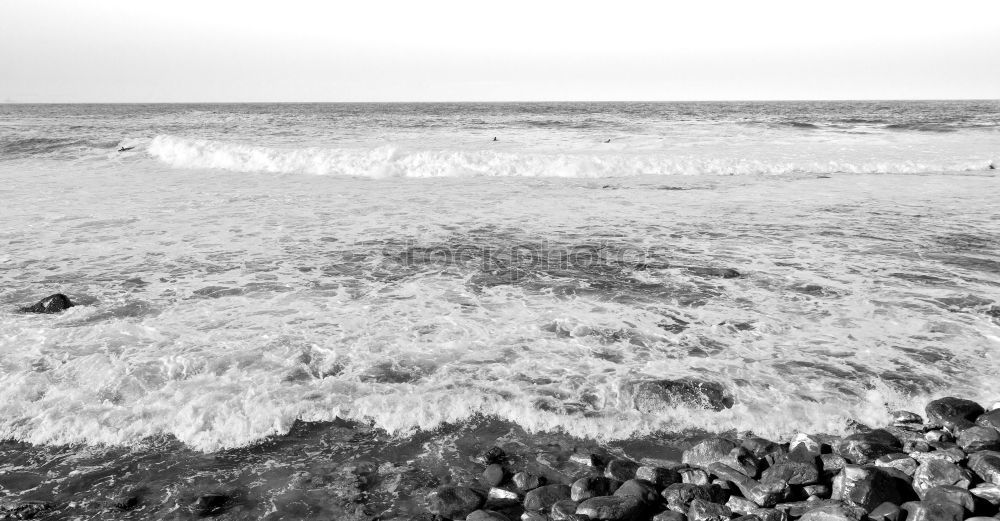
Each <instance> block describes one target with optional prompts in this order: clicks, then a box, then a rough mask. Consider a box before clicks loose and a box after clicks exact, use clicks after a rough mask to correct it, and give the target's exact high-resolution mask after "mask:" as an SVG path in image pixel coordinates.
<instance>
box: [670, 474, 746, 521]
mask: <svg viewBox="0 0 1000 521" xmlns="http://www.w3.org/2000/svg"><path fill="white" fill-rule="evenodd" d="M734 472H735V471H734ZM662 495H663V499H665V500H666V501H667V506H668V507H669V508H670V510H673V511H675V512H681V513H683V514H685V515H686V514H687V512H688V510H689V509H690V508H691V502H692V501H694V500H695V499H704V500H705V501H711V500H712V493H711V491H710V490H709V487H707V486H704V485H692V484H690V483H674V484H673V485H670V486H668V487H667V488H665V489H663V492H662Z"/></svg>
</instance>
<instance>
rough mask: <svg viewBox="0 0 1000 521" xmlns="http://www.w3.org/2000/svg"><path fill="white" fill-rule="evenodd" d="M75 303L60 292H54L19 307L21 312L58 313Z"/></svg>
mask: <svg viewBox="0 0 1000 521" xmlns="http://www.w3.org/2000/svg"><path fill="white" fill-rule="evenodd" d="M75 305H76V304H73V302H72V301H70V299H69V297H67V296H66V295H63V294H62V293H56V294H54V295H49V296H47V297H45V298H43V299H42V300H39V301H38V302H36V303H34V304H32V305H30V306H25V307H23V308H21V309H20V311H21V312H22V313H59V312H60V311H63V310H66V309H69V308H71V307H73V306H75Z"/></svg>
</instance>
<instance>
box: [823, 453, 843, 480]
mask: <svg viewBox="0 0 1000 521" xmlns="http://www.w3.org/2000/svg"><path fill="white" fill-rule="evenodd" d="M819 462H820V466H821V467H823V475H824V476H826V477H827V478H833V477H834V476H836V475H837V474H840V471H842V470H844V467H845V466H846V465H847V460H845V459H844V457H843V456H841V455H839V454H822V455H820V457H819Z"/></svg>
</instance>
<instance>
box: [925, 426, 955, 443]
mask: <svg viewBox="0 0 1000 521" xmlns="http://www.w3.org/2000/svg"><path fill="white" fill-rule="evenodd" d="M954 439H955V437H954V436H952V435H951V433H950V432H948V431H946V430H942V429H931V430H929V431H927V432H925V433H924V440H925V441H928V442H931V443H933V442H942V441H954Z"/></svg>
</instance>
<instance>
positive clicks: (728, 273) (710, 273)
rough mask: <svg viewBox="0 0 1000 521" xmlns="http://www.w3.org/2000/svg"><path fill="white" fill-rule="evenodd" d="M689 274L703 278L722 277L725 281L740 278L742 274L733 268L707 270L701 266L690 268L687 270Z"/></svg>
mask: <svg viewBox="0 0 1000 521" xmlns="http://www.w3.org/2000/svg"><path fill="white" fill-rule="evenodd" d="M685 269H686V270H687V271H688V272H690V273H693V274H695V275H700V276H702V277H722V278H724V279H735V278H738V277H739V276H740V272H738V271H736V270H734V269H732V268H705V267H700V266H689V267H687V268H685Z"/></svg>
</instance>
